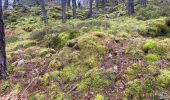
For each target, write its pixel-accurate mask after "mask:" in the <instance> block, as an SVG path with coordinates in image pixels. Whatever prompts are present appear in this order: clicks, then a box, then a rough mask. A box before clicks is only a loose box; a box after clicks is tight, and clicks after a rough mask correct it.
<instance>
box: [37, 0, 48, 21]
mask: <svg viewBox="0 0 170 100" xmlns="http://www.w3.org/2000/svg"><path fill="white" fill-rule="evenodd" d="M39 4H40V7H41V12H42V20H43V22H44V24H47V10H46V9H45V2H44V0H39Z"/></svg>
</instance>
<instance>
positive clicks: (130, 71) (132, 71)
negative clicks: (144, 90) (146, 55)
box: [125, 64, 150, 79]
mask: <svg viewBox="0 0 170 100" xmlns="http://www.w3.org/2000/svg"><path fill="white" fill-rule="evenodd" d="M149 71H150V70H149V69H147V68H144V67H143V66H140V65H138V64H133V65H132V66H130V67H128V68H127V69H126V70H125V77H126V78H127V79H134V78H136V77H138V75H139V74H140V73H142V74H144V73H148V72H149Z"/></svg>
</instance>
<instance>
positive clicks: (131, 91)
mask: <svg viewBox="0 0 170 100" xmlns="http://www.w3.org/2000/svg"><path fill="white" fill-rule="evenodd" d="M125 95H126V96H127V97H128V96H130V95H132V96H133V99H135V98H136V99H137V98H138V99H139V98H140V99H141V97H142V87H141V82H140V81H139V80H134V81H130V82H128V85H127V88H126V90H125Z"/></svg>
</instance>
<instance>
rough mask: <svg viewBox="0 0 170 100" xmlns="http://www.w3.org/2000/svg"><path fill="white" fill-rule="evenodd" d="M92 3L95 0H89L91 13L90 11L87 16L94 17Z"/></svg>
mask: <svg viewBox="0 0 170 100" xmlns="http://www.w3.org/2000/svg"><path fill="white" fill-rule="evenodd" d="M92 4H93V0H90V2H89V13H88V16H87V18H89V17H92V12H93V10H92V9H93V8H92Z"/></svg>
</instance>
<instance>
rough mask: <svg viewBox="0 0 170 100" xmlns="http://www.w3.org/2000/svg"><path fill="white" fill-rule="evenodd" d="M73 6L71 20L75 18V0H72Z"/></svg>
mask: <svg viewBox="0 0 170 100" xmlns="http://www.w3.org/2000/svg"><path fill="white" fill-rule="evenodd" d="M72 5H73V18H76V0H72Z"/></svg>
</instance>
